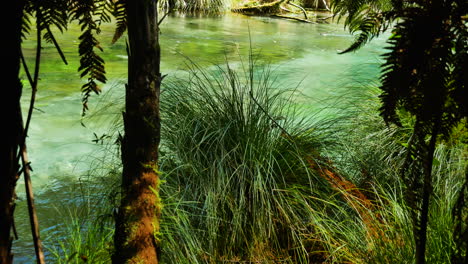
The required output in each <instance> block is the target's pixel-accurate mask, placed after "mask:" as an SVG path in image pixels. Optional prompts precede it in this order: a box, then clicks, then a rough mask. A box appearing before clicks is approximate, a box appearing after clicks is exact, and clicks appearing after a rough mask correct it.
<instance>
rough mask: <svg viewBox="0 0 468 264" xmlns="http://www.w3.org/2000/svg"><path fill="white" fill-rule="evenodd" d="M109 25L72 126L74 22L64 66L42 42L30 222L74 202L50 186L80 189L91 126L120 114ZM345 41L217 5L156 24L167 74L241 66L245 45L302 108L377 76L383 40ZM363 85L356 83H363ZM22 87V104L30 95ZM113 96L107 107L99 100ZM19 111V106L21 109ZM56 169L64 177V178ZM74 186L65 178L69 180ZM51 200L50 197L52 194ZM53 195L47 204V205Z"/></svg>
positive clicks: (318, 27)
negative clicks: (96, 74) (101, 73)
mask: <svg viewBox="0 0 468 264" xmlns="http://www.w3.org/2000/svg"><path fill="white" fill-rule="evenodd" d="M112 30H113V25H111V24H109V25H104V27H103V31H102V33H101V35H100V40H101V43H102V46H103V48H104V53H102V55H103V57H104V58H105V60H106V67H107V73H108V74H107V76H108V79H109V81H108V83H107V84H105V85H103V87H102V89H103V94H102V95H100V96H93V97H92V98H91V101H90V103H89V106H90V111H89V113H88V116H89V117H92V116H97V117H95V118H87V119H85V120H84V123H85V125H86V126H82V125H81V121H82V119H81V109H82V108H81V93H80V86H81V84H82V83H83V80H80V78H79V73H78V72H77V68H78V57H77V49H78V34H79V32H78V27H76V26H71V27H70V29H69V31H68V32H66V33H64V34H57V36H56V37H57V39H58V41H59V42H60V43H61V45H62V48H63V49H64V51H65V54H66V56H67V58H68V61H69V62H70V63H69V65H64V64H63V63H62V62H61V60H60V58H59V56H58V55H57V54H56V52H55V50H54V47H53V46H51V45H46V46H45V48H44V50H43V59H42V64H41V82H40V84H39V92H38V96H37V102H36V107H37V109H38V111H35V113H34V116H33V121H32V124H31V129H30V132H29V138H28V150H29V156H30V159H31V162H32V167H33V169H34V171H33V174H32V177H33V184H34V186H35V192H36V194H37V204H38V211H39V217H40V219H39V221H40V224H41V227H42V228H43V229H46V228H49V229H48V230H51V227H53V226H55V225H59V224H60V223H61V219H60V218H57V217H54V216H56V215H57V214H56V209H55V208H54V206H57V207H60V206H66V204H70V203H73V201H66V200H63V202H58V204H57V201H60V199H63V197H66V195H65V194H64V193H61V192H54V190H55V189H57V188H59V187H60V186H63V185H71V186H72V187H71V188H70V190H74V189H79V186H78V185H77V186H74V185H76V182H78V179H80V177H83V175H85V174H87V170H88V169H89V164H90V162H94V163H96V160H95V159H94V157H97V156H99V153H100V152H101V150H102V146H100V145H98V144H95V143H93V142H92V140H93V139H94V133H96V134H98V135H102V134H103V133H106V132H107V130H108V125H109V123H110V122H111V121H113V120H114V119H115V117H116V116H118V115H119V109H120V107H122V105H121V100H119V98H122V96H123V94H124V91H123V89H124V87H123V82H124V80H125V76H126V66H127V57H126V53H125V39H124V38H123V39H121V40H119V41H118V42H117V43H116V44H114V45H110V40H111V39H112V33H113V31H112ZM352 40H353V37H352V36H351V35H349V34H348V33H347V31H346V30H345V29H344V28H343V26H342V25H339V24H333V23H330V24H305V23H299V22H294V21H287V20H281V19H273V18H265V17H246V16H241V15H233V14H226V15H223V16H215V17H193V16H184V15H177V16H172V17H168V18H167V19H166V20H165V21H164V22H163V24H162V26H161V47H162V63H161V71H162V73H163V74H168V75H169V76H176V75H180V74H181V72H182V71H183V70H184V69H186V68H187V66H186V63H187V58H190V60H192V61H194V62H196V63H198V64H200V65H201V66H202V67H211V65H213V64H223V63H224V62H225V61H226V59H227V60H228V61H229V62H230V63H232V64H233V65H236V66H235V67H238V68H239V67H240V65H241V63H240V62H241V60H242V63H244V64H247V63H248V57H247V55H248V53H249V49H250V47H251V46H252V49H253V51H254V53H255V54H258V55H257V56H258V57H257V59H258V61H259V63H260V64H269V65H270V66H271V68H272V69H273V71H274V73H275V75H276V78H277V80H278V83H279V85H278V86H279V87H289V88H294V87H295V86H298V93H297V95H296V97H295V100H296V102H297V103H298V104H300V105H302V106H303V107H304V108H306V109H311V111H315V110H318V109H320V108H322V107H325V106H326V103H324V102H327V99H328V98H336V97H339V96H340V95H342V94H343V93H346V91H347V88H346V87H359V86H363V87H364V86H365V85H368V84H371V83H377V79H378V78H377V77H378V74H379V64H380V61H379V54H381V53H382V51H383V48H382V47H383V44H384V40H383V39H376V40H374V41H373V42H371V43H370V44H369V45H367V46H365V47H364V48H362V49H361V50H359V51H357V52H355V53H350V54H345V55H338V54H337V51H339V50H343V49H345V48H346V47H347V46H348V45H349V44H350V43H351V42H352ZM24 46H25V47H24V52H25V54H26V57H27V59H28V61H29V62H30V64H31V66H30V67H31V68H32V61H33V54H34V49H35V42H34V37H31V38H30V39H29V40H28V41H26V42H25V45H24ZM362 89H365V88H362ZM29 93H30V91H29V89H27V88H26V89H25V91H24V97H23V98H24V101H23V105H24V106H26V105H27V103H28V101H27V100H28V98H29ZM107 104H112V105H113V107H107ZM24 111H25V112H26V108H25V110H24ZM65 178H66V179H67V180H65ZM73 186H74V187H73ZM23 188H24V187H23V184H22V183H21V182H20V183H19V184H18V193H19V198H20V202H19V205H18V213H17V216H16V219H17V228H18V230H19V233H20V240H19V241H17V242H15V249H14V250H15V253H16V257H15V258H16V261H15V263H31V260H30V257H31V254H32V251H31V250H32V244H31V243H30V242H29V240H30V238H29V237H30V235H29V233H28V232H29V225H28V222H27V220H26V219H27V218H26V214H25V209H24V203H23V202H21V200H22V199H23V196H24V195H23V194H22V193H23V191H22V190H23ZM51 201H52V202H51ZM54 203H55V204H54Z"/></svg>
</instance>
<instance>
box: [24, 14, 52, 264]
mask: <svg viewBox="0 0 468 264" xmlns="http://www.w3.org/2000/svg"><path fill="white" fill-rule="evenodd" d="M36 13H37V21H36V25H37V47H36V65H35V66H34V77H32V78H31V74H30V73H29V74H28V79H29V81H30V83H31V90H32V91H31V100H30V102H29V110H28V116H27V119H26V126H22V130H23V131H21V132H22V134H23V138H22V139H21V142H20V146H19V147H20V153H19V157H21V161H22V165H23V166H22V167H23V175H24V182H25V187H26V197H27V202H28V210H29V220H30V223H31V232H32V236H33V242H34V249H35V252H36V259H37V263H38V264H45V258H44V251H43V250H42V243H41V240H40V236H39V223H38V220H37V214H36V208H35V206H34V195H33V191H32V183H31V174H30V166H29V161H28V158H27V152H26V137H27V135H28V130H29V125H30V123H31V118H32V113H33V110H34V103H35V101H36V92H37V84H38V82H39V70H40V67H39V66H40V62H41V50H42V45H41V43H42V39H41V33H42V32H41V29H40V26H39V25H40V20H41V13H40V11H39V9H38V10H36ZM22 57H23V59H22V61H23V65H24V66H25V69H27V66H26V62H25V60H24V56H22ZM28 72H29V70H28ZM20 118H21V120H22V115H20ZM19 157H18V158H19ZM18 177H19V175H18Z"/></svg>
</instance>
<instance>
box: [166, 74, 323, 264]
mask: <svg viewBox="0 0 468 264" xmlns="http://www.w3.org/2000/svg"><path fill="white" fill-rule="evenodd" d="M241 72H242V71H241ZM276 84H277V83H276V80H274V79H271V74H270V71H269V70H268V69H263V70H258V68H255V67H254V66H252V65H251V66H250V67H249V69H248V70H247V71H245V72H243V74H241V75H239V74H238V73H236V72H235V71H234V70H233V69H232V68H231V67H230V66H229V65H227V66H226V67H225V68H222V67H218V69H217V71H214V72H206V71H203V70H201V69H200V68H198V67H197V66H193V67H192V69H191V71H190V72H189V77H188V78H186V79H184V80H173V81H170V82H166V83H165V86H164V90H163V93H162V95H161V96H162V100H161V111H162V117H163V128H164V131H163V136H162V137H163V138H164V140H166V141H165V142H164V143H163V146H162V148H161V152H162V153H163V154H164V155H163V164H162V167H161V169H162V170H164V171H166V172H168V174H167V175H166V176H165V180H166V181H167V183H166V184H165V186H170V187H168V188H172V190H178V191H177V195H179V199H180V200H181V201H191V203H189V204H186V205H184V204H180V209H183V210H184V211H185V212H186V214H187V216H188V217H189V218H190V219H189V220H188V222H190V225H191V228H193V230H192V232H193V234H192V236H195V237H198V239H199V242H198V244H196V246H197V249H196V250H195V251H198V252H199V254H201V255H200V256H199V257H198V258H199V259H202V260H203V259H204V260H205V261H206V262H209V263H222V262H223V261H228V262H229V261H254V260H262V261H267V262H264V263H268V261H270V262H271V263H273V262H274V261H279V260H282V261H287V262H292V263H307V258H308V251H309V249H307V248H306V247H305V245H304V244H303V240H302V237H301V236H302V235H301V234H303V233H304V232H306V230H308V229H309V228H310V221H309V219H310V218H309V213H310V212H309V208H308V200H309V198H307V197H311V196H314V197H316V196H319V197H325V195H326V194H325V193H326V192H327V191H328V190H329V188H328V187H327V183H326V182H325V181H324V180H323V179H322V178H320V177H318V175H316V174H315V172H314V171H313V170H311V169H310V168H309V165H308V163H307V157H309V158H310V157H312V158H313V157H318V156H319V154H318V153H319V151H320V149H321V146H323V145H325V144H331V142H330V139H331V138H332V137H331V136H329V135H327V132H328V131H329V124H328V123H326V122H322V123H320V122H311V120H310V119H304V118H302V117H301V116H300V115H299V113H298V112H297V111H296V110H295V109H294V107H293V104H292V103H291V101H290V100H288V96H290V95H291V92H292V91H290V90H285V89H284V88H282V87H278V86H277V85H276ZM164 188H166V187H164V186H163V187H162V189H164ZM163 221H164V219H163ZM182 221H183V220H182ZM188 222H187V223H188ZM165 254H169V255H170V254H173V253H171V252H169V251H165Z"/></svg>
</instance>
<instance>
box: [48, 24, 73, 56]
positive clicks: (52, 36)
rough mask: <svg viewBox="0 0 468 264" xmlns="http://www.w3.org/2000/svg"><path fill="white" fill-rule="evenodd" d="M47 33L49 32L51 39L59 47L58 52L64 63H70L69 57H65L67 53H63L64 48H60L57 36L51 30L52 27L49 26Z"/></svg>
mask: <svg viewBox="0 0 468 264" xmlns="http://www.w3.org/2000/svg"><path fill="white" fill-rule="evenodd" d="M47 33H48V34H49V36H50V39H51V40H52V42H53V43H54V46H55V48H56V49H57V52H58V53H59V55H60V58H62V61H63V63H65V64H66V65H68V62H67V58H65V54H63V52H62V49H61V48H60V45H59V44H58V42H57V40H56V39H55V37H54V34H53V33H52V31H51V30H50V27H47Z"/></svg>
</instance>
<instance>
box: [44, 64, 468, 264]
mask: <svg viewBox="0 0 468 264" xmlns="http://www.w3.org/2000/svg"><path fill="white" fill-rule="evenodd" d="M273 76H274V72H270V71H269V69H268V68H257V67H254V66H253V65H250V66H247V69H245V68H244V67H243V66H242V65H236V66H229V65H227V66H225V67H218V68H217V69H216V70H214V71H204V70H202V69H200V68H198V67H197V66H192V69H191V70H190V71H189V73H188V75H187V76H185V77H184V78H181V79H176V78H173V79H171V80H167V81H165V83H164V87H163V91H162V94H161V104H162V105H161V111H162V117H163V134H162V138H163V142H162V145H161V161H160V169H161V171H163V175H162V178H163V180H164V183H163V184H162V186H161V192H162V193H161V196H162V198H163V201H164V209H163V216H162V221H161V232H162V235H163V238H162V241H163V244H162V247H163V252H162V253H163V254H162V262H163V263H363V264H364V263H413V262H414V259H413V258H414V241H413V238H412V230H411V226H412V223H411V218H410V211H409V209H408V208H407V207H406V206H405V204H404V202H403V201H404V199H403V196H404V186H403V184H402V183H401V181H400V179H399V176H398V171H399V167H400V165H401V162H402V160H403V158H404V155H405V153H406V144H407V142H408V139H409V137H410V132H411V131H410V130H409V129H408V128H407V127H410V124H411V120H409V119H408V120H406V122H408V124H406V125H404V126H403V127H402V128H397V127H388V126H386V125H385V124H384V123H383V122H382V121H381V118H380V117H379V116H378V113H377V108H378V101H377V95H376V92H375V91H374V92H373V91H372V89H371V88H369V89H368V90H369V93H367V97H366V96H362V97H361V98H359V100H358V101H356V100H354V101H353V104H351V103H349V107H348V108H347V110H346V111H344V112H338V113H337V114H336V115H335V116H333V117H327V118H324V117H323V116H322V117H321V116H320V115H311V114H310V113H303V112H301V111H299V110H298V109H297V108H296V107H294V101H293V99H292V98H293V97H294V94H295V91H294V89H292V90H289V89H285V88H284V86H282V85H281V84H279V81H278V80H275V79H274V78H273ZM460 134H461V135H462V136H458V137H455V138H454V140H452V141H450V142H445V143H440V144H439V146H438V148H437V155H436V161H435V162H434V165H433V166H434V179H435V180H434V188H435V189H434V194H435V195H433V197H432V199H433V202H432V205H431V208H430V224H429V225H430V228H429V239H428V250H427V252H428V254H427V258H428V263H450V253H451V251H452V250H454V242H453V239H452V231H453V230H454V222H453V220H452V214H451V212H452V208H453V206H454V203H455V200H456V197H457V194H458V192H459V190H460V188H461V185H462V183H463V179H464V174H465V171H466V167H467V159H468V157H467V153H468V151H467V145H466V142H463V141H464V140H463V138H462V137H463V135H465V134H466V132H461V133H460ZM112 155H118V151H117V153H114V154H110V153H108V154H107V156H112ZM117 160H118V159H117ZM118 174H119V172H118V169H117V170H116V169H112V173H110V175H109V176H106V177H107V178H106V179H107V180H106V182H114V183H116V182H118V180H117V179H118V177H115V175H118ZM99 182H101V183H102V182H104V181H102V180H101V181H99ZM88 185H89V186H91V187H92V188H94V189H92V190H93V191H90V192H88V195H85V197H86V199H87V200H86V199H85V200H86V201H87V202H85V203H83V204H82V206H81V207H82V208H88V209H87V210H85V213H84V214H80V215H78V214H70V215H71V217H70V221H68V222H67V223H66V224H64V225H62V226H59V227H57V229H61V232H62V233H61V234H62V235H60V236H57V235H54V233H51V234H50V235H49V236H48V240H46V242H47V243H46V245H48V250H49V258H50V259H51V260H52V262H56V263H84V262H86V261H87V262H88V263H109V257H110V254H111V253H112V241H111V238H112V232H113V231H112V230H113V223H112V210H113V207H114V202H113V201H112V200H113V199H110V198H111V197H114V198H115V197H116V196H117V197H118V192H117V189H116V188H114V192H113V195H109V196H106V197H109V198H108V199H104V200H103V199H102V196H94V195H91V194H93V193H94V194H95V193H98V191H97V190H96V188H97V189H99V188H101V189H106V190H109V189H112V188H109V187H102V186H101V185H99V184H98V185H96V183H90V184H88ZM97 201H101V202H102V201H104V202H105V203H104V204H102V203H99V206H98V207H99V208H100V210H96V209H92V210H91V209H89V208H95V207H93V206H92V205H93V204H95V203H97ZM465 216H466V215H465ZM103 219H104V220H103ZM55 231H56V232H58V230H55ZM63 234H65V235H63ZM465 254H466V253H465Z"/></svg>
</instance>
